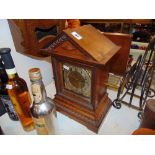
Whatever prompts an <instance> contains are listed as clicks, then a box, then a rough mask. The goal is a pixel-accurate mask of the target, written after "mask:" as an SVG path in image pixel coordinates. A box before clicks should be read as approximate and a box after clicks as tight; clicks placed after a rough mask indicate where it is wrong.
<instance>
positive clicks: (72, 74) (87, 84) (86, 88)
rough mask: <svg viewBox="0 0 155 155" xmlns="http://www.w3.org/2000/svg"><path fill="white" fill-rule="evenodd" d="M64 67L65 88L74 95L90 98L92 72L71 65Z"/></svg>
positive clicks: (66, 64)
mask: <svg viewBox="0 0 155 155" xmlns="http://www.w3.org/2000/svg"><path fill="white" fill-rule="evenodd" d="M62 67H63V78H64V86H65V88H66V89H67V90H70V91H72V92H74V93H77V94H79V95H82V96H84V97H87V98H90V96H91V76H92V71H91V70H90V69H86V68H83V67H77V66H74V65H71V64H69V63H64V64H63V65H62Z"/></svg>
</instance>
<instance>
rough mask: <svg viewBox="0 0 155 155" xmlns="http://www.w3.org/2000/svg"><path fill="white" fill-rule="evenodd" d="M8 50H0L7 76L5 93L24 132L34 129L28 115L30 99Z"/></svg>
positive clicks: (29, 114)
mask: <svg viewBox="0 0 155 155" xmlns="http://www.w3.org/2000/svg"><path fill="white" fill-rule="evenodd" d="M10 52H11V49H10V48H0V55H1V59H2V61H3V63H4V67H5V70H6V73H7V75H8V82H7V86H6V88H7V91H8V95H9V97H10V99H11V102H12V104H13V107H14V109H15V111H16V113H17V115H18V118H19V120H20V122H21V125H22V126H23V129H24V130H25V131H31V130H33V129H34V123H33V120H32V117H31V113H30V104H31V99H30V95H29V92H28V88H27V84H26V82H25V81H24V80H23V79H22V78H20V77H19V76H18V74H17V72H16V69H15V65H14V62H13V59H12V57H11V53H10Z"/></svg>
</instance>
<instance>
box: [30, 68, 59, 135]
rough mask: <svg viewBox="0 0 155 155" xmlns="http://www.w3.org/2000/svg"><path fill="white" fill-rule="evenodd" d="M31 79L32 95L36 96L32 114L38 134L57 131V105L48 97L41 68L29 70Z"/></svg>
mask: <svg viewBox="0 0 155 155" xmlns="http://www.w3.org/2000/svg"><path fill="white" fill-rule="evenodd" d="M29 77H30V80H31V83H32V84H31V89H32V95H33V98H34V101H33V104H32V107H31V114H32V117H33V120H34V123H35V128H36V131H37V134H39V135H48V134H54V133H55V117H56V110H55V105H54V103H53V101H52V99H50V98H49V97H47V94H46V90H45V87H44V84H43V82H42V76H41V73H40V69H39V68H32V69H30V70H29Z"/></svg>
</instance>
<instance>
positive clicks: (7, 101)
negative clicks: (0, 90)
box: [1, 95, 18, 121]
mask: <svg viewBox="0 0 155 155" xmlns="http://www.w3.org/2000/svg"><path fill="white" fill-rule="evenodd" d="M1 100H2V102H3V105H4V107H5V109H6V111H7V113H8V115H9V117H10V119H12V120H14V121H17V120H18V116H17V114H16V112H15V110H14V108H13V105H12V103H11V101H10V98H9V96H8V95H1Z"/></svg>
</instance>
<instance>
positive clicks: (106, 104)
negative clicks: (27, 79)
mask: <svg viewBox="0 0 155 155" xmlns="http://www.w3.org/2000/svg"><path fill="white" fill-rule="evenodd" d="M46 49H47V50H48V51H50V53H51V57H52V65H53V72H54V79H55V85H56V95H55V98H54V102H55V104H56V108H57V111H59V112H61V113H63V114H65V115H67V116H69V117H70V118H72V119H74V120H76V121H78V122H80V123H81V124H83V125H85V126H86V127H87V128H89V129H90V130H92V131H94V132H96V133H97V132H98V130H99V127H100V125H101V123H102V120H103V118H104V117H105V115H106V113H107V112H108V110H109V108H110V106H111V100H110V99H109V98H108V94H107V91H106V85H105V84H106V83H107V80H108V72H109V64H110V63H109V60H110V59H111V58H112V57H113V56H114V55H115V54H116V53H117V51H118V50H119V49H120V47H119V46H117V45H115V44H114V43H113V42H112V41H111V40H109V39H108V38H107V37H105V36H104V35H103V34H101V33H100V32H99V31H98V30H97V29H95V28H94V27H93V26H91V25H85V26H81V27H78V28H75V29H66V30H64V31H63V32H62V33H61V34H60V35H58V36H57V37H56V38H55V39H54V40H53V42H52V43H51V44H50V45H48V48H46ZM63 63H68V64H71V65H74V66H77V67H81V68H86V69H89V70H91V71H92V77H91V97H90V100H88V99H87V98H86V97H84V96H82V95H79V94H76V93H75V92H72V91H70V90H67V89H65V86H64V79H63V78H64V77H63V67H62V65H63Z"/></svg>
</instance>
